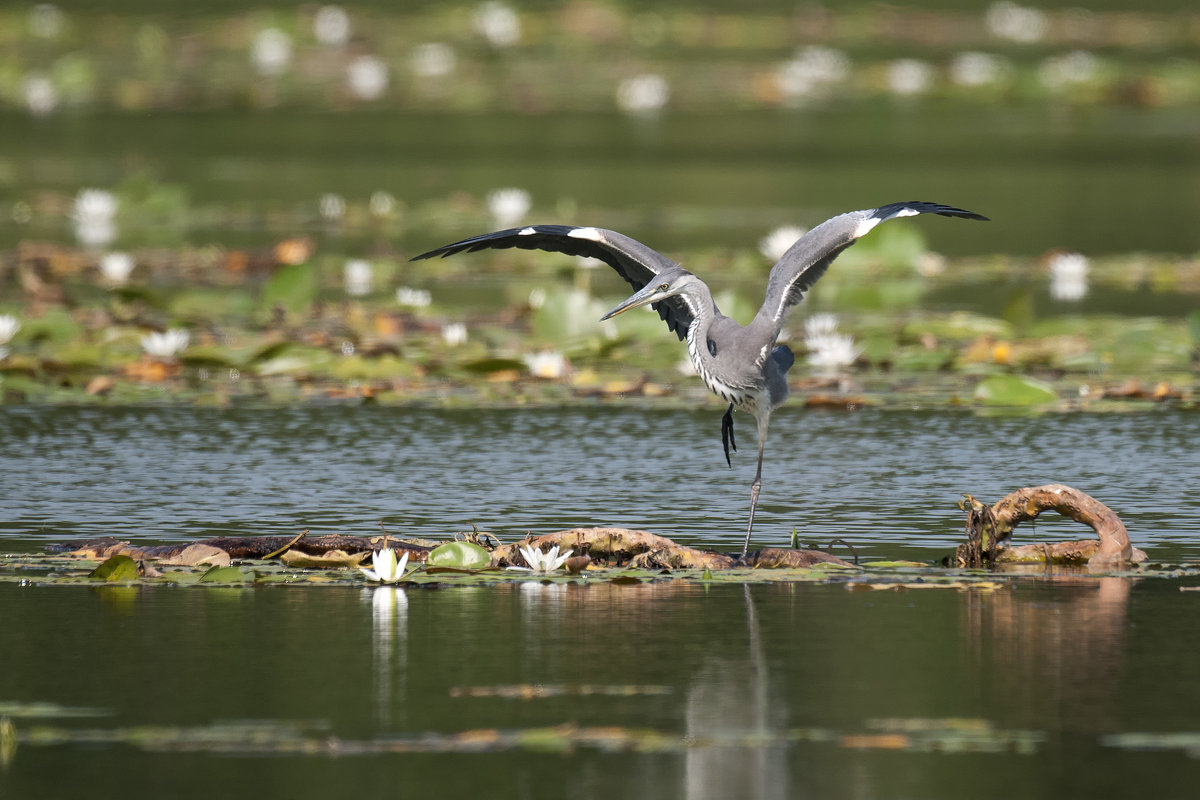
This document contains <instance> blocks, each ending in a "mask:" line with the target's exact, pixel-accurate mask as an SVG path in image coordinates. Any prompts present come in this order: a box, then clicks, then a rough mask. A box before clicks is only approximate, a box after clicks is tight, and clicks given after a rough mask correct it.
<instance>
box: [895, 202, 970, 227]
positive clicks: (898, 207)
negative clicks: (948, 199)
mask: <svg viewBox="0 0 1200 800" xmlns="http://www.w3.org/2000/svg"><path fill="white" fill-rule="evenodd" d="M905 212H908V215H909V216H911V215H913V214H939V215H941V216H943V217H958V218H960V219H976V220H979V221H981V222H991V220H990V219H988V218H987V217H985V216H984V215H983V214H976V213H975V212H974V211H967V210H966V209H965V208H956V207H954V206H947V205H943V204H942V203H929V202H926V201H924V200H909V201H907V202H904V203H888V204H887V205H885V206H880V207H879V208H877V209H875V214H874V216H876V217H878V218H879V219H891V218H892V217H898V216H905Z"/></svg>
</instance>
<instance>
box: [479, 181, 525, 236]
mask: <svg viewBox="0 0 1200 800" xmlns="http://www.w3.org/2000/svg"><path fill="white" fill-rule="evenodd" d="M532 205H533V198H531V197H530V196H529V192H527V191H525V190H524V189H518V188H516V187H513V186H510V187H508V188H506V189H496V190H495V191H492V192H489V193H488V196H487V207H488V212H489V213H490V214H491V215H492V219H494V220H495V221H496V227H498V228H511V227H513V226H515V225H516V224H517V223H518V222H520V221H521V220H522V219H524V218H525V215H526V214H528V213H529V209H530V207H531V206H532Z"/></svg>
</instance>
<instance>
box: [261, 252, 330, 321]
mask: <svg viewBox="0 0 1200 800" xmlns="http://www.w3.org/2000/svg"><path fill="white" fill-rule="evenodd" d="M318 288H319V280H318V275H317V268H316V267H315V266H314V265H312V264H287V265H285V266H283V267H281V268H280V269H279V271H278V272H276V273H275V274H274V275H272V276H271V278H270V280H268V281H267V284H266V285H265V286H264V287H263V293H262V304H263V307H264V308H266V309H272V308H274V307H275V306H281V307H283V308H284V309H285V310H287V311H291V312H300V311H304V310H306V309H308V308H309V307H310V306H311V305H312V304H313V302H314V301H315V300H316V299H317V290H318Z"/></svg>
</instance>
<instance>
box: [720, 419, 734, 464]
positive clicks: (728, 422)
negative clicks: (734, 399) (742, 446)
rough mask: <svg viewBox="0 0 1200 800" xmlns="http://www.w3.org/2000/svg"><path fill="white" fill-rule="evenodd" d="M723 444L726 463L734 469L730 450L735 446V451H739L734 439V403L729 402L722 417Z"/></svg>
mask: <svg viewBox="0 0 1200 800" xmlns="http://www.w3.org/2000/svg"><path fill="white" fill-rule="evenodd" d="M721 446H722V447H724V448H725V463H726V464H728V465H729V467H730V468H731V469H732V468H733V461H732V460H731V459H730V458H729V450H730V448H733V452H735V453H736V452H737V442H735V441H733V403H730V404H729V408H727V409H726V410H725V416H723V417H721Z"/></svg>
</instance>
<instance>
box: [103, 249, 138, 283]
mask: <svg viewBox="0 0 1200 800" xmlns="http://www.w3.org/2000/svg"><path fill="white" fill-rule="evenodd" d="M133 267H134V264H133V256H131V255H129V253H122V252H118V251H115V250H114V251H113V252H111V253H105V254H104V255H103V256H101V258H100V272H101V273H102V274H103V275H104V277H105V278H107V279H108V281H109V283H113V284H116V285H117V286H120V285H121V284H123V283H125V281H127V280H129V275H130V273H132V272H133Z"/></svg>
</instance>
